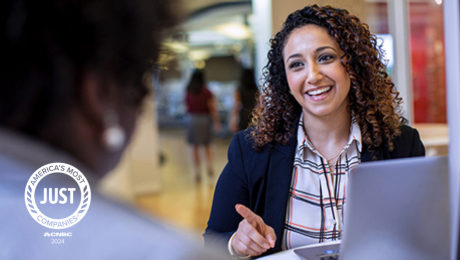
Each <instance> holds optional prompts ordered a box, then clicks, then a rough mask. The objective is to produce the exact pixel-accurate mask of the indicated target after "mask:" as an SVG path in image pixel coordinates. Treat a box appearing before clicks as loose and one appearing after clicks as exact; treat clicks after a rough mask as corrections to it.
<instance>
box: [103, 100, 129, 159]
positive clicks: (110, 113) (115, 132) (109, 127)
mask: <svg viewBox="0 0 460 260" xmlns="http://www.w3.org/2000/svg"><path fill="white" fill-rule="evenodd" d="M125 140H126V134H125V130H124V129H123V128H122V127H121V126H120V124H119V123H118V115H117V113H116V112H115V111H114V110H112V109H109V110H107V111H106V112H105V115H104V132H103V133H102V141H103V143H104V146H105V148H106V149H107V150H108V151H110V152H119V151H121V149H122V148H123V145H124V144H125Z"/></svg>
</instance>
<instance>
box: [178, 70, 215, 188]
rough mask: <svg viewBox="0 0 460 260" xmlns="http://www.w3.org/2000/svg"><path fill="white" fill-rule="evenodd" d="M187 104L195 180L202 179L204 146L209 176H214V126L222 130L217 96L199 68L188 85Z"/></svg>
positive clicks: (188, 132)
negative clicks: (212, 140) (202, 151)
mask: <svg viewBox="0 0 460 260" xmlns="http://www.w3.org/2000/svg"><path fill="white" fill-rule="evenodd" d="M185 104H186V106H187V112H188V113H189V116H190V117H189V122H188V126H187V142H188V143H189V144H190V145H191V146H192V149H193V150H192V153H193V166H194V170H195V180H196V181H200V180H201V159H200V148H201V147H203V148H204V152H205V158H206V167H207V173H208V176H209V177H212V176H213V167H212V148H211V139H212V129H213V128H214V131H216V132H219V131H220V130H221V124H220V120H219V114H218V112H217V105H216V98H215V97H214V95H213V94H212V93H211V91H209V89H208V88H207V87H206V82H205V81H204V74H203V72H202V71H200V70H197V71H195V72H194V73H193V74H192V77H191V79H190V82H189V84H188V85H187V93H186V94H185Z"/></svg>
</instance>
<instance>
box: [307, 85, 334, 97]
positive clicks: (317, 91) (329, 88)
mask: <svg viewBox="0 0 460 260" xmlns="http://www.w3.org/2000/svg"><path fill="white" fill-rule="evenodd" d="M331 88H332V87H325V88H321V89H317V90H313V91H308V92H307V94H308V95H310V96H316V95H321V94H323V93H325V92H328V91H329V90H331Z"/></svg>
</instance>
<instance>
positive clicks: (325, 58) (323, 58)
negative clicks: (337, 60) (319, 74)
mask: <svg viewBox="0 0 460 260" xmlns="http://www.w3.org/2000/svg"><path fill="white" fill-rule="evenodd" d="M333 58H334V56H332V55H322V56H321V57H319V61H320V62H321V61H330V60H332V59H333Z"/></svg>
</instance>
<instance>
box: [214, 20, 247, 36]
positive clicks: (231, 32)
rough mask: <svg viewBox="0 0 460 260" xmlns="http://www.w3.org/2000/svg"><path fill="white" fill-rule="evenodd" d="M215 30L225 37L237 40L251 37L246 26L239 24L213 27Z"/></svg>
mask: <svg viewBox="0 0 460 260" xmlns="http://www.w3.org/2000/svg"><path fill="white" fill-rule="evenodd" d="M215 30H216V31H217V32H219V33H221V34H223V35H225V36H227V37H230V38H232V39H237V40H243V39H247V38H249V37H250V36H251V31H250V30H249V29H248V27H247V26H245V25H243V24H240V23H227V24H223V25H219V26H216V27H215Z"/></svg>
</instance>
